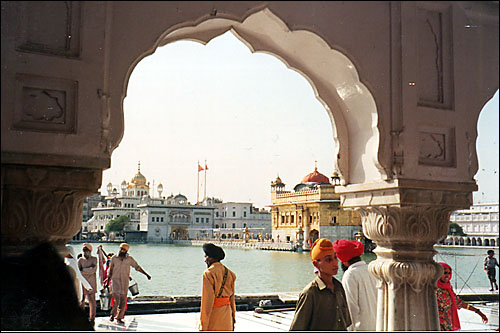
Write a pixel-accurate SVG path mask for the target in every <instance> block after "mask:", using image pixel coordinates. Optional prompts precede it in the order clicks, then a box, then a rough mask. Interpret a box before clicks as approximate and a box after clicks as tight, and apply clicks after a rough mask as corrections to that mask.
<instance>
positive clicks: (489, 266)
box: [484, 250, 500, 291]
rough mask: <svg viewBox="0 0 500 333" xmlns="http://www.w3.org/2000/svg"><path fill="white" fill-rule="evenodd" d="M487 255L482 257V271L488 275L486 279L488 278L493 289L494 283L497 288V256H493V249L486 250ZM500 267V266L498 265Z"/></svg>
mask: <svg viewBox="0 0 500 333" xmlns="http://www.w3.org/2000/svg"><path fill="white" fill-rule="evenodd" d="M487 253H488V256H487V257H486V258H484V271H485V272H486V274H487V275H488V279H489V280H490V285H491V289H490V291H493V284H495V289H496V290H498V285H497V280H496V275H497V272H496V269H495V267H496V266H499V265H498V261H497V258H495V257H494V255H495V251H493V250H488V252H487ZM499 267H500V266H499Z"/></svg>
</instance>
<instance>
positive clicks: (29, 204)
mask: <svg viewBox="0 0 500 333" xmlns="http://www.w3.org/2000/svg"><path fill="white" fill-rule="evenodd" d="M101 180H102V170H100V169H85V168H72V167H52V166H30V165H17V164H2V257H6V256H17V255H20V254H22V253H24V252H25V251H26V250H28V249H31V248H33V247H35V246H37V245H39V244H41V243H44V242H49V243H52V245H54V246H55V247H56V248H57V249H58V251H59V253H60V254H61V255H65V254H66V249H65V244H66V243H67V242H69V241H70V240H71V239H72V238H73V236H74V235H76V234H77V233H78V232H79V231H80V229H81V227H82V214H83V210H82V208H83V200H84V199H85V198H86V197H87V196H89V195H91V194H93V193H97V192H98V189H99V187H100V186H101Z"/></svg>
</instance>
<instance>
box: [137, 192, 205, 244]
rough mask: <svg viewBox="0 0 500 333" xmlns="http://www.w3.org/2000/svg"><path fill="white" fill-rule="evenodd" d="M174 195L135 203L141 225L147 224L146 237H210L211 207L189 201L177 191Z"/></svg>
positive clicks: (163, 239) (160, 239)
mask: <svg viewBox="0 0 500 333" xmlns="http://www.w3.org/2000/svg"><path fill="white" fill-rule="evenodd" d="M175 198H176V199H174V198H172V199H171V200H168V201H167V200H165V201H162V202H160V203H144V204H141V205H139V209H140V222H141V225H145V226H146V228H147V241H148V242H151V243H164V242H170V241H172V240H186V239H201V238H212V237H213V231H212V228H213V225H214V210H215V208H214V207H211V206H200V205H191V204H189V203H188V202H187V200H185V199H186V197H185V196H183V195H181V194H179V195H177V196H176V197H175Z"/></svg>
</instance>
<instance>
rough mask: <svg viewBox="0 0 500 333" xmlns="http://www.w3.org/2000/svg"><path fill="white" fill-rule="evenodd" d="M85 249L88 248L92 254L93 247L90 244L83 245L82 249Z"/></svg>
mask: <svg viewBox="0 0 500 333" xmlns="http://www.w3.org/2000/svg"><path fill="white" fill-rule="evenodd" d="M84 248H87V249H89V251H90V252H92V245H90V244H89V243H83V246H82V249H84Z"/></svg>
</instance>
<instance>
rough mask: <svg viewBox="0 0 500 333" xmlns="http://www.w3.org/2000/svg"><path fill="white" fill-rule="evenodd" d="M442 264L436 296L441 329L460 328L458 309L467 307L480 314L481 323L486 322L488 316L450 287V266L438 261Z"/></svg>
mask: <svg viewBox="0 0 500 333" xmlns="http://www.w3.org/2000/svg"><path fill="white" fill-rule="evenodd" d="M439 264H440V265H441V266H443V269H444V272H443V275H442V276H441V278H439V280H438V281H437V287H438V288H437V290H436V298H437V304H438V310H439V324H440V328H441V331H457V330H459V329H460V319H459V318H458V309H467V310H470V311H474V312H475V313H477V314H478V315H480V316H481V319H482V320H483V323H487V322H488V317H486V315H485V314H484V313H482V312H481V310H479V309H478V308H475V307H473V306H472V305H470V304H467V303H466V302H464V301H462V299H461V298H460V297H458V296H457V295H456V294H455V292H454V291H453V288H452V287H451V283H450V280H451V267H450V266H449V265H448V264H446V263H444V262H440V263H439Z"/></svg>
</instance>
